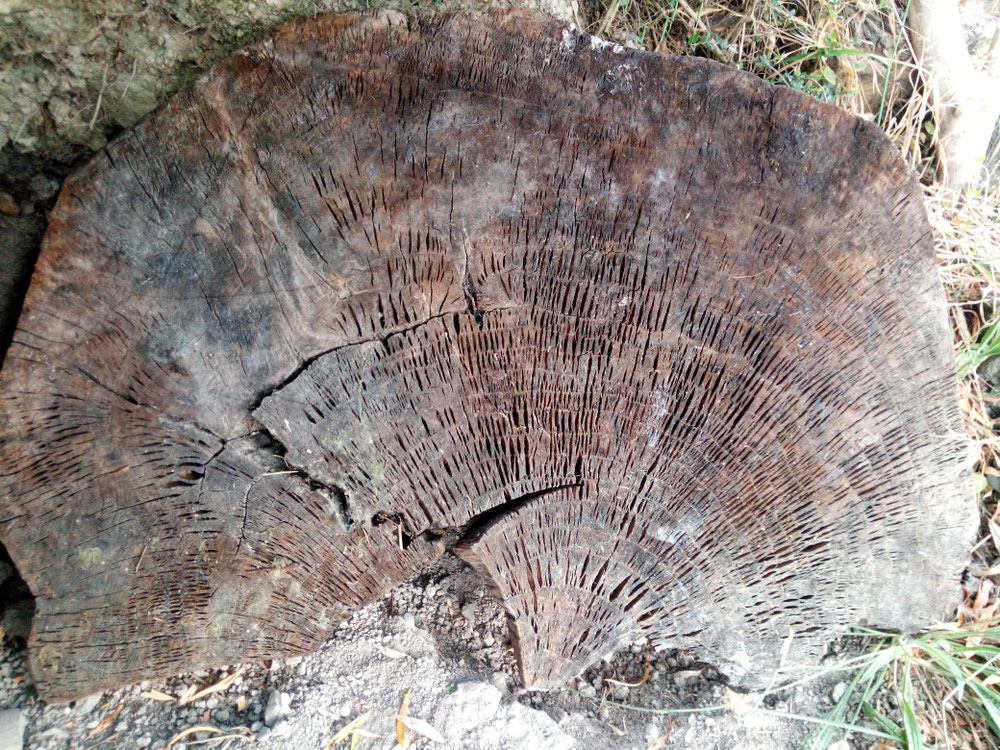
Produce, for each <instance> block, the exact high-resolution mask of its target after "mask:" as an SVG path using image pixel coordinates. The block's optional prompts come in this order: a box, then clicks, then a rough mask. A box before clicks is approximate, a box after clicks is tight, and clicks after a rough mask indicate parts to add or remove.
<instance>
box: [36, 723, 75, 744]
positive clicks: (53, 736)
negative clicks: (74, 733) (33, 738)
mask: <svg viewBox="0 0 1000 750" xmlns="http://www.w3.org/2000/svg"><path fill="white" fill-rule="evenodd" d="M39 737H41V738H42V739H46V740H55V741H56V742H65V741H66V740H68V739H69V732H67V731H66V730H65V729H63V728H62V727H50V728H48V729H46V730H45V731H44V732H42V733H41V734H40V735H39Z"/></svg>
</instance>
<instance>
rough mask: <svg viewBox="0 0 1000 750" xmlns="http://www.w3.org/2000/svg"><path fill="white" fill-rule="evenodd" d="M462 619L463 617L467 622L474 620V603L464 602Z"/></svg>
mask: <svg viewBox="0 0 1000 750" xmlns="http://www.w3.org/2000/svg"><path fill="white" fill-rule="evenodd" d="M462 617H464V618H465V619H466V620H468V621H469V622H472V621H473V620H475V619H476V604H475V602H466V603H465V604H463V605H462Z"/></svg>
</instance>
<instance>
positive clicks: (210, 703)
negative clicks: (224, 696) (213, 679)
mask: <svg viewBox="0 0 1000 750" xmlns="http://www.w3.org/2000/svg"><path fill="white" fill-rule="evenodd" d="M218 705H219V699H218V698H216V697H215V696H212V697H211V698H209V699H208V700H207V701H205V708H217V707H218Z"/></svg>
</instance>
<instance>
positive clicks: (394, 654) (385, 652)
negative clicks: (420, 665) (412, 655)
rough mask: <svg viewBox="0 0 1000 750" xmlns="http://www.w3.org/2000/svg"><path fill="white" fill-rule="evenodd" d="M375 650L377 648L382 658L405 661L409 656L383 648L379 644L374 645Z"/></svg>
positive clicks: (386, 647) (392, 649)
mask: <svg viewBox="0 0 1000 750" xmlns="http://www.w3.org/2000/svg"><path fill="white" fill-rule="evenodd" d="M375 648H377V649H378V650H379V652H380V653H381V654H382V655H383V656H388V657H389V658H390V659H405V658H406V657H407V656H409V654H404V653H403V652H402V651H397V650H396V649H394V648H389V647H388V646H383V645H382V644H381V643H376V644H375Z"/></svg>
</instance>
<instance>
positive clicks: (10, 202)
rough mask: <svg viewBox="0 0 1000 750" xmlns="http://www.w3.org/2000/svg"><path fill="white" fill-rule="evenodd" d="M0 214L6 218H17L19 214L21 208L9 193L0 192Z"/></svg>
mask: <svg viewBox="0 0 1000 750" xmlns="http://www.w3.org/2000/svg"><path fill="white" fill-rule="evenodd" d="M0 213H2V214H7V215H8V216H17V215H18V214H19V213H21V207H20V206H19V205H18V203H17V201H16V200H14V196H13V195H11V194H10V193H4V192H0Z"/></svg>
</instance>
